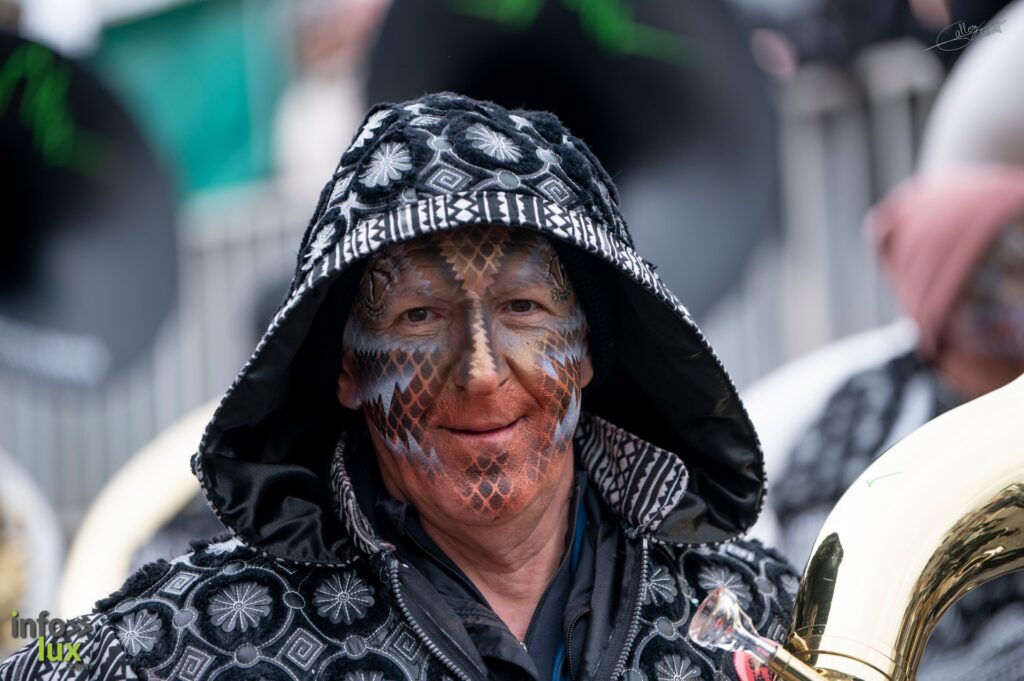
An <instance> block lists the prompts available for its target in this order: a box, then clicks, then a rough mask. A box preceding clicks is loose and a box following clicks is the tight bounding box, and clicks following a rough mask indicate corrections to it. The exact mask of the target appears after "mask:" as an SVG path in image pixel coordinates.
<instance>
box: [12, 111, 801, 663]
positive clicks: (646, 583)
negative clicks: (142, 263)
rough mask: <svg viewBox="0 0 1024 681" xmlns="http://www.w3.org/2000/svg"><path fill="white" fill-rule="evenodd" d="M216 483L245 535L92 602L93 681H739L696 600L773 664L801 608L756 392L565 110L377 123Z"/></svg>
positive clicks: (395, 116)
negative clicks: (742, 395) (663, 274)
mask: <svg viewBox="0 0 1024 681" xmlns="http://www.w3.org/2000/svg"><path fill="white" fill-rule="evenodd" d="M193 469H194V471H195V473H196V475H197V477H198V478H199V480H200V483H201V485H202V488H203V491H204V493H205V495H206V498H207V500H208V502H209V504H210V505H211V507H212V508H213V509H214V511H215V512H216V514H217V516H218V518H219V519H220V520H221V522H223V523H224V524H225V525H226V526H227V527H228V528H229V529H230V531H231V533H230V536H228V535H225V536H223V537H221V538H219V539H217V540H215V541H213V542H207V543H200V544H197V545H196V547H195V550H194V551H193V552H192V553H190V554H187V555H185V556H183V557H180V558H177V559H175V560H174V561H172V562H170V563H167V562H163V561H160V562H157V563H152V564H150V565H148V566H146V567H144V568H142V569H141V570H140V571H139V572H137V573H136V574H135V575H134V576H132V577H131V578H130V579H129V580H128V582H127V583H126V584H125V585H124V587H123V588H122V589H121V590H120V591H118V592H117V593H115V594H113V595H112V596H110V597H109V598H107V599H104V600H103V601H101V602H100V603H98V604H97V610H96V612H95V613H94V614H93V615H92V616H91V618H90V619H89V622H88V624H89V632H88V633H86V634H83V635H82V636H81V638H80V639H78V642H79V643H80V649H79V651H78V652H79V653H80V654H81V657H82V659H83V661H84V662H85V663H86V664H87V665H89V667H88V675H87V676H86V677H84V678H89V679H92V680H93V681H96V680H99V679H103V680H106V679H114V678H123V677H122V676H120V674H122V673H124V674H127V675H128V676H129V677H131V676H132V675H133V674H137V675H139V676H142V677H144V678H187V679H190V680H193V681H198V680H200V679H208V678H214V677H216V678H233V679H256V678H266V679H284V678H288V679H298V678H325V679H327V678H329V679H342V680H343V681H366V680H369V679H373V680H377V681H379V680H381V679H387V680H388V681H401V680H402V679H424V678H431V679H443V678H450V677H451V676H453V675H454V676H456V677H458V678H460V679H485V678H486V679H537V680H540V679H548V678H553V679H570V678H572V679H589V678H598V679H604V678H628V679H634V680H638V679H683V678H698V677H699V678H707V679H710V678H726V679H738V678H744V679H746V678H750V674H752V673H753V674H759V673H760V671H759V670H755V669H752V667H751V664H750V662H749V660H748V659H747V658H745V657H743V656H736V657H734V656H732V655H731V654H725V653H722V652H713V653H712V652H708V651H706V650H702V649H699V648H697V647H695V645H694V644H692V643H691V642H690V641H689V639H688V638H687V637H686V634H685V632H686V629H687V625H688V623H689V621H690V619H691V618H692V616H693V612H694V609H695V607H696V604H697V603H698V602H699V600H700V599H701V598H702V597H703V596H705V595H706V594H707V593H708V592H710V591H711V590H713V589H715V588H718V587H724V588H727V589H729V590H730V591H732V593H733V594H734V596H735V597H736V598H737V600H738V601H739V602H740V603H741V604H742V605H743V606H744V608H746V610H747V612H748V613H750V615H751V616H752V618H753V622H754V625H755V626H756V627H757V629H758V630H759V631H760V632H761V633H762V634H764V635H766V636H769V637H771V638H774V639H776V640H779V639H781V638H782V636H783V635H784V634H785V631H786V625H787V620H788V617H789V611H790V609H791V608H792V605H793V595H794V593H795V590H796V584H797V580H796V576H795V574H794V572H793V571H792V569H791V568H790V567H789V566H788V565H786V564H785V562H784V561H782V560H781V559H780V557H779V556H778V555H777V554H776V553H775V552H773V551H771V550H769V549H766V548H764V547H763V546H761V545H760V544H759V543H757V542H753V541H747V540H741V539H737V537H738V536H739V535H740V534H742V533H743V532H744V531H745V530H746V529H747V528H749V526H750V525H751V524H752V523H753V522H754V521H755V519H756V517H757V515H758V513H759V512H760V510H761V506H762V501H763V494H764V475H763V462H762V458H761V452H760V449H759V446H758V443H757V438H756V435H755V433H754V431H753V427H752V425H751V423H750V421H749V419H748V418H747V417H746V414H745V412H744V410H743V408H742V406H741V404H740V401H739V398H738V395H737V394H736V391H735V388H734V387H733V386H732V383H731V381H730V380H729V378H728V376H727V374H726V373H725V371H724V369H723V368H722V366H721V364H720V363H719V361H718V360H717V358H716V357H715V355H714V354H713V353H712V351H711V349H710V347H709V346H708V345H707V341H706V340H705V339H704V337H703V336H702V335H701V333H700V331H699V330H698V329H697V327H696V325H695V324H694V323H693V321H692V319H691V318H690V316H689V314H688V313H687V311H686V309H685V308H684V307H683V306H682V305H681V304H680V303H679V302H678V301H677V300H676V299H675V297H674V296H673V295H672V293H671V292H669V291H668V289H667V288H666V287H665V286H664V284H663V283H662V282H661V281H660V279H659V278H658V276H657V275H656V274H655V273H654V271H653V268H652V266H651V265H650V264H649V263H648V262H647V261H645V260H643V259H642V258H641V257H640V256H639V255H637V254H636V252H635V251H634V249H633V241H632V238H631V236H630V234H629V232H628V230H627V227H626V225H625V222H624V221H623V219H622V216H621V213H620V210H619V203H618V196H617V193H616V190H615V187H614V185H613V184H612V182H611V179H610V178H609V177H608V175H607V173H606V172H605V171H604V169H603V168H602V167H601V165H600V164H599V163H598V161H597V159H596V158H595V157H594V156H593V154H592V153H591V152H590V150H589V149H588V148H587V147H586V145H585V144H584V143H583V142H582V141H581V140H579V139H578V138H575V137H573V136H572V135H571V134H570V133H569V131H568V130H566V129H565V127H564V126H563V125H562V124H561V122H560V121H559V120H558V119H557V118H556V117H555V116H553V115H551V114H547V113H542V112H532V111H511V112H510V111H507V110H505V109H503V108H501V107H499V106H497V105H494V104H490V103H486V102H479V101H476V100H472V99H469V98H466V97H463V96H459V95H453V94H448V93H445V94H439V95H430V96H425V97H423V98H421V99H419V100H416V101H412V102H407V103H405V104H402V105H379V106H376V107H374V108H373V109H371V111H370V113H369V114H368V116H367V118H366V119H365V121H364V122H363V124H362V126H361V128H360V130H359V133H358V135H357V136H356V137H355V139H354V140H353V142H352V144H351V146H350V147H349V149H348V151H346V152H345V154H344V155H343V156H342V158H341V162H340V164H339V165H338V167H337V169H336V171H335V173H334V175H333V177H332V178H331V179H330V181H329V182H328V184H327V185H326V186H325V187H324V189H323V191H322V193H321V195H320V201H319V204H318V206H317V210H316V212H315V214H314V217H313V219H312V220H311V222H310V226H309V228H308V229H307V231H306V234H305V236H304V238H303V242H302V246H301V248H300V251H299V257H298V263H297V268H296V274H295V278H294V279H293V281H292V284H291V287H290V291H289V297H288V298H287V299H286V301H285V302H284V303H283V304H282V306H281V307H280V309H279V310H278V312H277V314H276V315H275V317H274V319H273V321H272V322H271V324H270V327H269V329H268V330H267V332H266V334H265V335H264V337H263V339H262V340H261V341H260V343H259V345H258V346H257V349H256V352H255V353H254V355H253V356H252V358H251V359H250V361H249V363H248V364H247V365H246V366H245V367H244V368H243V369H242V372H241V373H240V374H239V376H238V377H237V379H236V381H235V383H234V384H233V385H232V387H231V389H230V390H229V391H228V393H227V394H226V395H225V397H224V399H223V401H222V402H221V405H220V407H219V408H218V410H217V412H216V414H215V415H214V417H213V419H212V421H211V423H210V424H209V426H208V427H207V431H206V434H205V436H204V438H203V442H202V443H201V445H200V450H199V452H198V453H197V454H196V456H195V457H194V459H193ZM59 640H60V639H59V637H51V638H50V639H48V641H47V644H48V645H52V644H53V643H55V642H56V641H59ZM40 645H42V644H40ZM60 664H61V663H58V662H43V663H40V662H39V661H38V659H37V646H36V644H35V643H33V644H32V645H31V646H30V647H28V648H26V649H25V650H24V651H23V652H21V653H18V654H16V655H15V656H13V657H12V658H10V659H9V660H8V661H7V662H6V663H4V664H3V665H0V679H2V680H3V681H23V680H24V681H27V680H28V679H36V678H40V677H49V675H50V674H52V673H54V672H56V675H58V676H59V675H60V674H61V673H62V672H63V668H61V667H60ZM78 678H83V677H78ZM759 678H760V677H759Z"/></svg>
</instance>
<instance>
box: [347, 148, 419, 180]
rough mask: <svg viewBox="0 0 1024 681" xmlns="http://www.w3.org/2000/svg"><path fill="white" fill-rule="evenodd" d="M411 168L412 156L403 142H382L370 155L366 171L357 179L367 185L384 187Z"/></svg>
mask: <svg viewBox="0 0 1024 681" xmlns="http://www.w3.org/2000/svg"><path fill="white" fill-rule="evenodd" d="M411 169H412V157H411V156H409V149H408V148H407V147H406V146H405V145H404V144H399V143H397V142H391V143H388V144H382V145H380V148H379V149H377V150H376V151H375V152H373V154H371V155H370V162H369V163H368V164H367V168H366V172H364V173H363V174H362V175H361V176H360V177H359V181H360V182H362V183H363V184H364V185H366V186H367V187H386V186H387V185H389V184H391V182H392V181H394V180H397V179H399V178H400V177H402V173H405V172H407V171H409V170H411Z"/></svg>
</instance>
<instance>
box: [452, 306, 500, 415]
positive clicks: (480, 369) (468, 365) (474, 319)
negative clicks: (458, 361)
mask: <svg viewBox="0 0 1024 681" xmlns="http://www.w3.org/2000/svg"><path fill="white" fill-rule="evenodd" d="M466 321H467V324H466V334H467V338H466V341H467V342H466V343H465V345H464V346H463V347H464V348H465V349H464V350H463V358H462V367H461V371H460V372H459V373H460V374H461V377H462V387H463V388H465V390H466V392H468V393H469V394H470V395H486V394H488V393H492V392H494V391H495V390H497V389H498V387H499V386H500V385H501V384H502V383H504V382H505V380H506V379H507V378H508V375H509V367H508V363H507V362H506V361H505V358H504V357H503V356H502V354H501V353H500V352H498V351H497V349H496V344H495V339H494V330H493V324H492V321H493V320H492V317H491V314H490V312H489V311H488V310H487V309H486V305H484V303H483V301H480V300H474V301H472V303H471V304H470V306H469V310H467V320H466Z"/></svg>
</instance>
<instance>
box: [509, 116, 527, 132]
mask: <svg viewBox="0 0 1024 681" xmlns="http://www.w3.org/2000/svg"><path fill="white" fill-rule="evenodd" d="M509 120H511V121H512V122H513V123H515V124H516V130H522V129H523V128H532V127H533V123H531V122H530V121H528V120H527V119H525V118H523V117H522V116H517V115H516V114H509Z"/></svg>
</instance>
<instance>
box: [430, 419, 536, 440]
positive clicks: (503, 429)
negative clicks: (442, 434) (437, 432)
mask: <svg viewBox="0 0 1024 681" xmlns="http://www.w3.org/2000/svg"><path fill="white" fill-rule="evenodd" d="M522 420H523V419H522V417H519V418H516V419H514V420H512V421H510V422H508V423H503V424H497V425H496V424H492V423H479V424H465V426H463V427H459V428H456V427H454V426H442V428H443V429H444V430H446V431H448V432H449V433H452V434H453V435H455V436H457V437H460V438H465V439H468V440H471V441H474V442H481V443H482V442H490V441H498V440H503V439H504V438H505V437H506V436H508V435H510V434H511V433H512V432H513V431H514V430H515V429H516V426H518V425H519V423H520V422H521V421H522ZM460 425H461V424H460Z"/></svg>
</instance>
